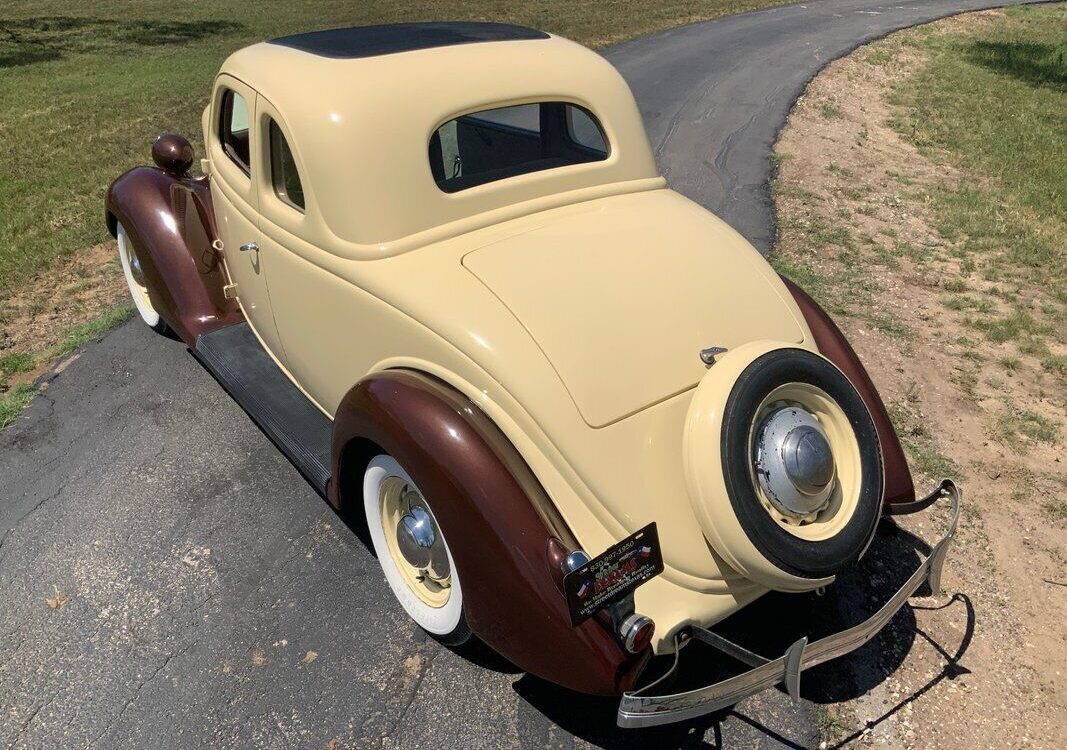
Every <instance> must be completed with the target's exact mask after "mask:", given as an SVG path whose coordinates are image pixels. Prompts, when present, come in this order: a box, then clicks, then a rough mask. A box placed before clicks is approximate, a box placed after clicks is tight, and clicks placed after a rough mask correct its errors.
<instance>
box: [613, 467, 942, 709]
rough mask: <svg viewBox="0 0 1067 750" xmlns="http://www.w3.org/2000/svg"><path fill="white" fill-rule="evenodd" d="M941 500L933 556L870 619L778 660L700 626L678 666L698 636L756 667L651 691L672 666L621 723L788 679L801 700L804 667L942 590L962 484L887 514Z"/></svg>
mask: <svg viewBox="0 0 1067 750" xmlns="http://www.w3.org/2000/svg"><path fill="white" fill-rule="evenodd" d="M941 499H948V500H949V502H950V503H951V507H952V511H951V513H952V516H951V520H950V522H949V528H948V531H947V532H946V533H945V535H944V536H943V537H941V539H940V540H939V541H938V542H937V543H936V544H935V545H934V546H933V548H932V549H931V551H930V555H929V557H927V558H926V560H924V561H923V563H922V564H921V565H919V567H918V568H917V569H916V570H915V572H914V573H912V575H911V577H910V578H908V580H907V581H906V582H905V583H904V585H903V586H901V587H900V589H899V590H898V591H897V592H896V593H895V594H893V596H892V597H891V598H890V599H889V601H887V602H886V603H885V604H884V605H882V608H881V609H879V610H878V611H877V612H876V613H875V614H874V615H873V616H871V617H870V618H869V619H868V620H866V621H864V622H862V623H860V624H859V625H856V626H854V627H851V628H848V629H846V630H842V631H840V632H838V633H834V634H833V635H829V636H826V637H825V638H821V639H819V640H817V641H815V642H814V643H808V639H807V637H804V638H801V639H800V640H798V641H797V642H795V643H794V644H793V645H792V646H790V647H789V648H788V649H786V652H785V653H784V654H782V655H781V656H779V657H778V658H777V659H765V658H763V657H761V656H759V655H757V654H754V653H752V652H751V651H748V650H746V649H744V648H742V647H740V646H737V645H736V644H733V643H731V642H730V641H727V640H726V639H724V638H722V637H721V636H719V635H717V634H715V633H713V632H711V631H709V630H705V629H704V628H700V627H695V626H694V627H692V628H690V630H689V631H688V632H687V633H684V634H683V635H682V636H679V637H678V642H677V643H676V644H675V646H676V648H675V657H674V658H675V667H677V665H678V659H679V656H680V652H681V648H680V646H681V645H683V641H684V640H685V639H687V638H695V639H697V640H701V641H704V642H705V643H709V644H710V645H712V646H715V647H716V648H718V649H720V650H722V651H724V652H726V653H729V654H730V655H731V656H733V657H735V658H737V659H739V660H741V661H742V662H745V663H748V664H749V665H750V666H752V667H753V669H750V670H749V671H747V672H744V673H742V674H739V675H737V676H735V677H731V678H729V679H726V680H723V681H721V682H717V683H715V684H712V685H708V686H706V687H702V688H697V689H695V690H690V691H688V692H684V693H674V694H672V695H653V694H651V693H654V691H655V688H656V686H657V685H660V684H662V683H663V682H664V681H666V680H667V679H668V678H669V677H670V676H671V674H672V673H673V672H674V668H672V669H671V671H670V672H668V673H667V674H666V675H664V676H663V677H661V678H660V679H658V680H656V681H655V682H653V683H651V684H650V685H647V686H645V687H643V688H641V689H640V690H633V691H630V692H627V693H624V694H623V696H622V700H621V701H620V703H619V714H618V723H619V726H620V727H626V728H637V727H650V726H656V725H660V724H670V723H673V722H676V721H685V720H686V719H692V718H694V717H697V716H702V715H704V714H709V713H712V712H713V711H718V710H719V709H722V708H726V707H727V706H732V705H733V704H734V703H737V702H738V701H740V700H741V699H743V698H746V697H748V696H750V695H753V694H755V693H758V692H760V691H762V690H766V689H767V688H770V687H773V686H775V685H777V684H778V683H785V687H786V690H787V692H788V693H789V695H790V697H792V698H793V699H794V700H796V699H797V698H798V697H799V693H800V675H801V672H803V671H804V670H805V669H808V668H809V667H814V666H816V665H817V664H822V663H823V662H826V661H829V660H831V659H835V658H837V657H838V656H843V655H844V654H847V653H850V652H851V651H854V650H856V649H857V648H859V647H860V646H862V645H863V644H864V643H866V642H867V641H869V640H870V639H871V638H873V637H874V636H875V635H877V633H878V632H879V631H880V630H881V629H882V628H884V627H885V626H886V624H888V623H889V621H890V620H891V619H892V618H893V615H895V614H896V613H897V611H898V610H900V608H901V607H903V606H904V603H905V602H906V601H907V600H908V597H910V596H911V595H912V594H913V593H915V591H916V590H917V589H918V588H919V587H920V586H921V585H922V584H923V582H924V581H929V582H930V589H931V590H932V591H933V592H934V593H937V592H938V591H939V590H940V588H941V568H942V566H943V565H944V562H945V556H946V555H947V554H948V548H949V544H951V542H952V538H953V537H954V536H955V533H956V522H957V519H958V518H959V501H960V490H959V488H957V487H956V485H955V484H953V483H952V482H951V481H950V480H947V479H946V480H944V481H943V482H942V483H941V484H940V486H938V488H937V489H936V490H935V491H934V492H933V493H931V494H930V495H929V496H927V497H925V498H923V499H921V500H916V501H915V502H911V503H898V504H894V505H889V506H887V510H886V513H887V514H890V515H902V514H905V513H915V512H917V511H920V510H925V509H926V508H928V507H930V506H931V505H933V504H934V503H935V502H937V501H938V500H941Z"/></svg>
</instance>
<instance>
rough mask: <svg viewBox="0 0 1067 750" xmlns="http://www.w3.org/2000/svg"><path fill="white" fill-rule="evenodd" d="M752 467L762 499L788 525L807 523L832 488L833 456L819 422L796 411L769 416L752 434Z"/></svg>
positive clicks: (827, 499)
mask: <svg viewBox="0 0 1067 750" xmlns="http://www.w3.org/2000/svg"><path fill="white" fill-rule="evenodd" d="M754 454H755V455H754V456H753V459H754V460H753V463H754V468H755V473H756V477H757V481H758V482H759V485H760V487H761V489H762V490H763V493H764V494H765V495H766V497H767V499H768V500H769V501H770V503H771V505H773V506H774V507H775V508H776V509H777V510H778V511H779V512H780V513H782V514H784V515H785V516H786V518H787V519H788V520H791V521H796V522H803V521H809V520H812V519H813V518H814V517H815V516H816V515H817V514H818V513H819V511H821V510H823V509H824V508H826V506H827V505H828V504H829V502H830V495H831V493H832V492H833V488H834V456H833V452H832V451H831V450H830V441H829V440H828V439H827V437H826V432H825V431H824V430H823V428H822V425H821V424H819V420H818V419H816V418H815V416H814V415H813V414H811V413H810V412H808V411H806V410H805V409H802V408H800V407H799V406H786V407H783V408H780V409H778V410H777V411H774V412H772V413H771V414H770V416H768V417H767V418H766V419H765V420H764V421H763V424H762V425H760V428H759V431H758V432H757V434H756V442H755V450H754Z"/></svg>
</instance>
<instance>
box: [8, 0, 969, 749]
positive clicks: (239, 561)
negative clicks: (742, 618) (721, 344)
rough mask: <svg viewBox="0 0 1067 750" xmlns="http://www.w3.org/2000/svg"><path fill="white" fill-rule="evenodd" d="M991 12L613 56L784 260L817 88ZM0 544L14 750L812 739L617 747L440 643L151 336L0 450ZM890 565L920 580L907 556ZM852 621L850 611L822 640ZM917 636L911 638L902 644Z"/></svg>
mask: <svg viewBox="0 0 1067 750" xmlns="http://www.w3.org/2000/svg"><path fill="white" fill-rule="evenodd" d="M988 5H989V3H985V2H962V1H956V2H941V1H938V0H928V1H926V2H916V1H911V2H897V3H892V4H885V3H878V2H863V1H861V0H823V1H822V2H816V3H811V4H810V5H796V6H788V7H784V8H780V9H777V10H772V11H766V12H762V13H754V14H750V15H745V16H737V17H733V18H729V19H724V20H720V21H716V22H710V23H704V24H697V25H694V26H690V27H687V28H682V29H677V30H674V31H669V32H666V33H663V34H659V35H656V36H652V37H648V38H646V39H641V40H637V41H634V42H630V43H627V44H623V45H620V46H618V47H616V48H613V49H611V50H608V51H607V52H606V54H607V56H608V57H609V58H610V59H611V60H612V61H613V62H614V63H615V64H616V65H618V66H619V67H620V69H622V71H623V72H624V74H625V75H626V76H627V78H628V79H629V80H630V81H631V83H632V84H633V86H634V89H635V91H636V93H637V95H638V99H639V101H640V102H641V105H642V111H643V112H644V114H645V116H646V118H647V121H648V127H649V133H650V135H651V136H652V138H653V141H654V143H655V145H656V148H657V154H658V156H659V159H660V161H661V164H662V165H663V167H664V170H665V171H666V173H667V175H668V178H669V180H670V182H671V183H672V184H673V185H674V186H675V187H676V188H678V189H680V190H682V191H683V192H686V193H687V194H689V195H690V196H691V197H693V198H695V199H697V200H699V201H701V202H702V203H704V204H705V205H707V206H709V207H711V208H713V209H715V210H717V211H718V212H719V213H720V214H721V215H723V216H724V217H726V218H727V220H729V221H730V222H731V223H733V224H734V225H735V226H736V227H738V228H739V229H740V230H741V231H742V232H744V233H745V234H746V235H748V236H749V237H750V238H751V239H752V240H753V241H754V242H756V243H757V244H758V245H760V246H761V247H763V248H767V247H769V246H770V243H771V240H772V238H773V225H772V218H771V217H772V214H771V207H770V204H769V201H768V198H767V193H766V187H765V183H766V177H767V152H768V149H769V147H770V146H771V144H772V142H773V139H774V136H775V133H776V132H777V130H778V128H779V127H780V125H781V124H782V122H783V121H784V118H785V116H786V112H787V109H788V107H789V105H790V103H791V101H792V100H793V99H794V98H795V96H796V95H797V94H798V93H799V92H800V89H801V87H802V85H803V84H804V82H805V81H806V80H807V79H808V78H810V77H811V76H812V75H813V74H814V73H815V72H816V71H817V70H818V69H819V68H820V67H821V66H822V65H823V64H824V63H825V62H827V61H828V60H830V59H832V58H834V57H836V56H838V55H840V54H842V53H843V52H845V51H846V50H848V49H849V48H851V47H853V46H855V45H856V44H858V43H859V42H861V41H863V40H867V39H870V38H872V37H875V36H878V35H880V34H883V33H885V32H887V31H890V30H892V29H895V28H898V27H902V26H906V25H909V24H913V23H916V22H919V21H924V20H928V19H932V18H935V17H937V16H940V15H945V14H949V13H952V12H956V11H959V10H964V9H969V8H979V7H985V6H988ZM0 535H2V536H0V540H2V541H0V744H3V746H5V747H20V748H22V747H26V748H31V747H85V746H92V747H139V748H142V747H166V748H171V747H200V746H210V747H326V746H327V743H328V742H329V741H330V740H331V739H338V740H339V741H340V746H341V747H346V746H356V747H364V746H373V747H381V746H386V747H404V748H409V747H411V748H417V747H472V748H473V747H486V748H499V747H529V748H533V747H545V746H553V747H587V746H601V747H616V746H621V745H627V744H636V745H640V746H646V747H647V746H696V747H717V748H718V747H748V748H753V747H779V746H789V747H807V746H811V745H812V744H813V743H814V742H815V741H816V730H815V721H814V711H815V709H814V707H813V705H812V704H811V703H807V702H805V703H803V704H801V705H800V706H792V705H791V704H790V703H789V702H788V701H787V700H785V699H784V698H783V696H782V695H781V694H780V693H777V692H770V693H766V694H764V695H762V696H758V697H756V698H753V699H750V700H747V701H745V702H743V703H742V704H740V705H739V706H737V707H736V708H735V709H734V711H732V712H730V713H727V714H722V715H719V716H715V717H710V718H708V719H705V720H703V721H699V722H696V723H692V724H688V725H684V726H681V727H676V728H672V729H669V730H666V731H663V732H658V733H654V734H648V733H643V734H633V733H631V734H629V735H623V734H620V733H618V732H616V731H615V730H614V728H613V706H612V705H611V703H610V701H609V702H604V701H598V700H590V699H585V698H581V697H578V696H573V695H570V694H567V693H564V692H563V691H561V690H558V689H555V688H552V687H551V686H548V685H545V684H543V683H540V682H539V681H537V680H535V679H532V678H529V677H525V676H522V675H520V674H517V673H515V671H514V669H512V668H510V667H509V666H508V665H506V664H503V663H501V662H500V661H499V660H497V659H495V658H494V657H493V656H492V655H490V654H486V653H483V652H481V651H471V652H465V653H456V652H453V651H450V650H447V649H444V648H441V647H439V646H438V645H437V644H436V643H434V642H433V641H430V640H428V639H426V638H425V637H424V636H422V635H421V634H420V633H419V632H418V631H417V630H416V629H415V628H414V627H413V626H412V625H411V624H410V623H409V622H408V621H407V619H406V618H405V617H404V616H403V614H402V612H401V611H400V608H399V607H398V606H397V605H396V604H395V603H394V601H393V599H392V597H391V596H390V594H389V592H388V589H387V588H386V586H385V583H384V581H383V580H382V577H381V574H380V571H379V569H378V565H377V562H376V561H375V560H374V558H373V557H372V555H371V554H370V553H369V552H368V550H367V548H366V547H365V546H364V544H363V543H362V542H361V541H360V539H359V537H358V536H357V534H356V533H354V532H353V530H352V529H351V528H350V527H349V526H348V525H346V524H345V522H344V521H343V519H339V518H338V517H337V516H336V515H335V514H334V513H333V512H332V511H330V510H329V508H328V507H327V506H326V505H325V504H324V503H323V502H322V501H321V500H320V498H319V497H318V496H317V495H316V494H315V493H314V492H313V491H312V490H311V489H310V488H309V487H308V486H307V485H306V484H305V483H304V482H303V481H302V479H301V478H300V476H299V475H298V474H297V472H296V471H295V470H294V469H293V468H292V467H291V466H290V465H289V464H288V463H287V462H286V461H285V460H284V459H283V458H282V457H281V455H280V454H279V453H278V452H277V451H276V450H275V449H274V448H273V447H272V446H271V444H270V443H269V441H268V440H267V439H266V438H265V437H264V436H263V435H262V434H261V433H260V432H259V431H258V430H257V429H256V428H255V427H254V425H252V423H251V422H250V421H249V420H248V418H247V417H246V416H245V415H244V413H243V412H242V411H241V410H240V409H239V408H238V407H237V406H236V405H235V404H234V403H233V402H232V401H231V400H230V399H229V398H228V397H227V396H226V395H225V394H224V393H223V392H222V391H221V390H220V389H219V388H218V386H217V385H216V384H215V382H214V381H213V380H212V379H211V377H210V376H209V375H208V374H207V373H206V372H204V371H203V370H202V369H201V368H200V367H199V365H198V364H197V363H196V362H195V360H193V359H192V357H191V356H190V355H189V354H188V353H187V352H186V351H185V350H184V348H183V347H182V346H181V345H179V344H177V343H175V342H171V341H167V340H163V339H160V338H157V337H154V336H152V335H150V334H149V332H148V331H147V330H146V329H145V328H144V327H143V326H140V325H138V324H136V323H131V324H127V325H125V326H123V327H121V328H120V329H118V330H117V331H115V332H113V333H112V334H110V335H109V336H107V337H106V338H105V339H104V340H103V341H102V342H100V343H98V344H95V345H92V346H90V347H89V348H88V349H87V350H86V351H84V352H83V353H81V355H80V356H79V357H78V358H77V359H76V360H74V361H72V362H70V363H69V364H68V366H67V367H66V368H65V369H63V370H62V371H61V372H60V373H59V374H57V375H56V376H55V377H54V379H53V380H52V381H51V383H50V385H49V387H48V389H47V391H46V392H45V393H44V394H43V395H42V396H41V397H39V398H38V399H37V400H36V401H35V402H34V403H33V404H32V405H31V407H30V408H29V409H28V411H27V412H26V414H25V416H24V418H23V419H21V420H20V421H19V422H17V423H16V424H15V425H13V426H12V427H10V428H8V430H7V431H5V432H4V433H3V434H0ZM878 543H879V544H880V545H883V546H884V547H885V549H886V554H900V555H902V557H901V560H902V563H907V562H908V561H909V558H908V551H907V546H906V545H903V546H902V545H901V544H899V543H898V542H897V541H894V539H893V538H888V540H880V541H879V542H878ZM846 586H852V587H853V588H858V587H859V584H849V583H846ZM48 600H51V603H49V601H48ZM809 601H810V600H809V599H807V598H801V599H797V598H794V599H792V600H789V601H782V600H780V599H779V600H774V599H771V600H768V601H765V602H763V603H761V604H760V606H761V607H763V610H762V611H761V610H754V612H755V614H751V615H749V617H750V622H752V621H759V620H760V615H762V616H763V618H764V619H765V620H770V621H775V622H782V621H793V622H794V625H795V627H797V628H799V629H804V628H808V627H815V628H816V629H818V628H820V627H830V626H832V625H833V624H834V623H833V622H831V623H829V624H827V623H826V622H822V621H818V622H815V623H809V622H807V621H806V618H807V617H808V615H809V614H810V612H811V611H814V609H815V608H809V607H808V603H809ZM850 601H851V600H850ZM52 605H61V606H56V607H53V606H52ZM821 609H827V607H826V606H825V605H821ZM831 609H833V608H831ZM850 610H851V604H847V605H846V604H844V603H839V604H838V606H837V607H836V609H833V611H834V612H836V614H833V615H832V616H831V618H830V619H831V620H834V618H836V617H838V616H840V617H842V618H843V619H845V620H847V619H849V617H851V616H852V615H854V614H855V613H854V612H851V611H850ZM783 612H784V613H785V615H784V616H783ZM768 614H770V615H771V617H767V615H768ZM908 623H909V621H908V615H907V613H905V614H904V615H902V617H900V618H898V623H897V625H895V626H894V627H895V630H894V633H893V634H892V635H891V637H892V638H894V639H895V640H894V642H895V643H897V644H898V645H899V644H903V645H904V646H906V645H907V643H908V641H907V639H908V637H909V636H908V633H909V632H910V631H909V629H908ZM742 626H743V624H742ZM779 635H784V636H786V637H788V636H789V634H788V633H786V634H779ZM872 649H873V650H872V651H871V652H869V653H868V654H867V657H866V658H860V659H858V660H854V661H853V662H852V663H851V665H849V666H847V667H843V668H840V669H844V670H845V671H839V672H828V673H824V675H823V676H824V679H822V680H819V679H813V680H811V681H810V683H809V684H810V685H814V686H820V685H821V687H814V688H812V690H814V691H815V692H810V693H808V697H809V698H811V699H812V700H814V701H816V702H823V701H829V700H841V699H844V698H848V697H851V696H854V695H858V694H862V693H863V692H864V691H865V690H866V689H868V688H870V687H871V686H872V685H874V684H876V683H877V681H878V680H879V679H880V675H881V674H884V672H885V671H891V670H892V668H893V666H894V664H893V663H892V662H890V663H888V664H886V663H884V658H885V657H884V653H885V649H882V650H880V651H879V650H878V649H877V648H875V647H872ZM898 650H899V649H898ZM879 656H881V659H882V661H879V658H878V657H879ZM708 668H711V667H710V666H708ZM820 669H824V668H820Z"/></svg>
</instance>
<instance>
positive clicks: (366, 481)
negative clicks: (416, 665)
mask: <svg viewBox="0 0 1067 750" xmlns="http://www.w3.org/2000/svg"><path fill="white" fill-rule="evenodd" d="M363 505H364V509H365V511H366V514H367V527H368V531H369V533H370V538H371V541H372V542H373V543H374V552H375V554H376V555H377V556H378V562H379V563H380V564H381V566H382V572H383V573H384V574H385V580H386V582H387V583H388V584H389V588H391V589H392V591H393V595H394V596H396V598H397V601H399V602H400V604H401V606H402V607H403V608H404V611H406V612H407V613H408V615H409V616H410V617H411V619H412V620H414V621H415V623H416V624H417V625H418V626H419V627H421V628H422V629H423V630H425V631H426V632H428V633H430V634H431V635H433V636H434V637H435V638H437V639H438V640H440V641H441V642H443V643H446V644H449V645H459V644H460V643H463V642H464V641H466V640H467V639H468V638H469V637H470V629H469V628H468V627H467V621H466V619H465V618H464V616H463V588H462V586H461V584H460V580H459V575H458V573H457V571H456V566H455V563H454V561H453V560H452V552H451V550H449V548H448V544H447V543H446V542H445V538H444V534H442V533H441V531H440V528H439V527H438V526H437V522H436V519H435V518H434V517H433V511H432V508H431V507H430V504H429V499H427V498H426V497H425V496H424V495H423V494H422V493H421V492H420V491H419V489H418V487H417V486H416V484H415V482H414V480H413V479H412V478H411V476H410V475H409V474H408V473H407V471H405V470H404V467H402V466H401V465H400V463H399V462H398V461H397V460H396V459H395V458H393V457H392V456H388V455H385V454H382V455H379V456H377V457H375V458H374V459H373V460H372V461H371V462H370V463H369V464H368V465H367V470H366V472H365V473H364V475H363ZM408 527H413V528H414V531H412V532H409V531H408ZM412 534H415V535H417V534H422V535H423V536H413V535H412ZM416 539H418V540H419V542H422V544H421V545H420V544H419V543H418V542H415V541H414V540H416ZM413 544H414V546H412V545H413ZM412 550H413V551H412ZM419 555H425V556H426V559H425V560H423V559H416V560H414V561H413V560H412V559H411V558H412V557H415V558H418V557H419Z"/></svg>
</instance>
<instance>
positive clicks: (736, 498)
mask: <svg viewBox="0 0 1067 750" xmlns="http://www.w3.org/2000/svg"><path fill="white" fill-rule="evenodd" d="M685 442H686V448H685V451H686V452H685V462H686V480H687V485H688V487H689V490H690V494H691V496H692V500H693V505H694V510H695V511H696V515H697V517H698V519H699V520H700V522H701V528H702V530H703V531H704V535H705V536H706V537H707V539H708V541H709V542H710V543H711V545H712V546H713V547H714V548H715V550H716V551H717V552H718V553H719V554H720V555H721V556H722V557H723V558H725V560H726V561H727V562H728V563H729V564H730V565H731V566H732V567H734V568H735V569H737V570H738V571H739V572H740V573H742V574H744V575H745V576H746V577H748V578H751V579H752V580H755V581H757V582H759V583H762V584H763V585H766V586H768V587H770V588H774V589H778V590H783V591H803V590H807V589H811V588H814V587H816V586H820V585H824V584H825V583H827V582H829V581H830V580H832V579H833V577H834V576H835V575H836V574H837V573H839V572H841V571H842V570H844V569H845V568H847V567H848V566H849V565H851V564H853V563H854V562H855V561H856V560H857V559H858V558H859V557H860V556H861V555H862V554H863V552H864V551H865V550H866V548H867V546H868V545H869V544H870V540H871V538H872V536H873V534H874V528H875V526H876V524H877V523H878V518H879V516H880V513H881V501H882V487H883V472H882V459H881V450H880V447H879V444H878V436H877V433H876V432H875V428H874V424H873V423H872V421H871V418H870V415H869V414H868V412H867V408H866V406H865V405H864V403H863V401H862V399H861V398H860V395H859V393H858V392H857V391H856V389H855V388H854V387H853V386H852V384H851V383H850V382H849V380H848V379H847V378H846V377H845V376H844V375H843V374H842V373H841V371H840V370H838V369H837V368H836V367H835V366H834V365H833V364H832V363H831V362H829V361H828V360H826V359H825V358H824V357H822V356H820V355H818V354H817V353H815V352H812V351H808V350H806V349H801V348H796V347H795V346H789V345H783V344H781V343H776V342H754V343H752V344H746V345H744V346H742V347H739V348H738V349H736V350H734V351H733V352H729V353H727V354H726V355H723V356H722V357H721V358H720V359H719V360H718V361H717V362H716V363H715V365H714V366H712V367H711V368H710V370H709V371H708V373H707V375H706V376H705V378H704V380H702V382H701V383H700V385H699V387H698V388H697V393H696V394H695V395H694V399H693V403H692V404H691V406H690V413H689V419H688V421H687V425H686V435H685Z"/></svg>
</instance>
